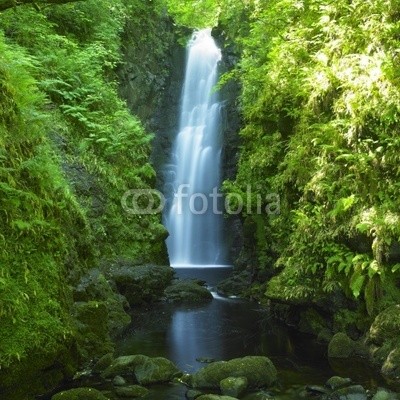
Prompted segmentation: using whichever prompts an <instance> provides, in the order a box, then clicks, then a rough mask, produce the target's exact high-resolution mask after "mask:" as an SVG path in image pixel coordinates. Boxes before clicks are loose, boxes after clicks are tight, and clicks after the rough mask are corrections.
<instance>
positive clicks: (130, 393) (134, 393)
mask: <svg viewBox="0 0 400 400" xmlns="http://www.w3.org/2000/svg"><path fill="white" fill-rule="evenodd" d="M115 393H116V394H117V395H118V396H119V397H127V398H131V397H133V398H136V397H144V396H146V395H147V394H148V393H149V390H148V389H146V388H145V387H143V386H139V385H130V386H121V387H117V388H115Z"/></svg>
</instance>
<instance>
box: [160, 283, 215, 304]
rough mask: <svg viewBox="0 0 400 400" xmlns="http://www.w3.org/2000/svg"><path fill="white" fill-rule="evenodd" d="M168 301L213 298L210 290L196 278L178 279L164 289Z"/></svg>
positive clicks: (194, 301) (206, 299)
mask: <svg viewBox="0 0 400 400" xmlns="http://www.w3.org/2000/svg"><path fill="white" fill-rule="evenodd" d="M164 294H165V297H166V299H167V300H168V301H170V302H173V303H186V304H187V303H203V302H206V301H210V300H212V299H213V296H212V294H211V293H210V291H209V290H208V289H207V288H206V287H204V286H203V285H202V284H201V283H199V282H198V281H196V280H191V279H188V280H178V281H176V282H174V283H173V284H172V285H170V286H168V287H167V288H166V289H165V291H164Z"/></svg>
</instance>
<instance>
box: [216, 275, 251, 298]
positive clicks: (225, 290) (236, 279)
mask: <svg viewBox="0 0 400 400" xmlns="http://www.w3.org/2000/svg"><path fill="white" fill-rule="evenodd" d="M251 278H252V276H251V272H250V271H242V272H240V273H236V274H234V275H233V276H231V277H230V278H227V279H224V280H223V281H222V282H220V283H219V284H218V285H217V291H218V293H220V294H222V295H224V296H240V295H242V294H243V293H244V292H245V291H246V290H248V289H249V286H250V284H251Z"/></svg>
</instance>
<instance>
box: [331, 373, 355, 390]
mask: <svg viewBox="0 0 400 400" xmlns="http://www.w3.org/2000/svg"><path fill="white" fill-rule="evenodd" d="M351 383H352V381H351V379H350V378H342V377H341V376H332V377H331V378H329V379H328V380H327V381H326V383H325V386H326V387H328V388H329V389H332V390H336V389H340V388H342V387H345V386H350V385H351Z"/></svg>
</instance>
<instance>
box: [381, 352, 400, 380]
mask: <svg viewBox="0 0 400 400" xmlns="http://www.w3.org/2000/svg"><path fill="white" fill-rule="evenodd" d="M381 373H382V375H383V376H384V377H385V378H386V379H387V380H388V381H390V382H396V383H400V347H397V348H395V349H394V350H392V351H391V352H390V353H389V355H388V357H387V358H386V360H385V362H384V363H383V365H382V368H381Z"/></svg>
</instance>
